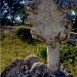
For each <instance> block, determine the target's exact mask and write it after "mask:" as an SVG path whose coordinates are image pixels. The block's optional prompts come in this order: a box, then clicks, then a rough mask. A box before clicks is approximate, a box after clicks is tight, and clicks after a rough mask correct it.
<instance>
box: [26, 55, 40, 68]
mask: <svg viewBox="0 0 77 77" xmlns="http://www.w3.org/2000/svg"><path fill="white" fill-rule="evenodd" d="M39 61H40V60H39V59H38V58H37V57H36V56H34V55H32V56H31V55H30V56H28V57H27V58H26V59H24V63H25V64H26V65H27V66H28V69H31V67H32V65H33V64H34V63H36V62H39Z"/></svg>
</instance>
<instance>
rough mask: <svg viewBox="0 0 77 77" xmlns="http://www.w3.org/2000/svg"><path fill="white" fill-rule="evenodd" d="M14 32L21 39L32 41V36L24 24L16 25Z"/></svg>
mask: <svg viewBox="0 0 77 77" xmlns="http://www.w3.org/2000/svg"><path fill="white" fill-rule="evenodd" d="M15 34H16V36H17V37H19V39H21V40H22V41H27V42H32V41H33V38H32V36H31V34H30V29H29V28H26V27H24V26H21V27H18V28H17V29H16V30H15Z"/></svg>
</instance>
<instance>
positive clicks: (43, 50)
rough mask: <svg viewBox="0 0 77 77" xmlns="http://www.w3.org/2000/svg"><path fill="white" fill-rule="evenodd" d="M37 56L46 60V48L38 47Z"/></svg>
mask: <svg viewBox="0 0 77 77" xmlns="http://www.w3.org/2000/svg"><path fill="white" fill-rule="evenodd" d="M38 55H39V56H40V57H42V58H47V48H46V47H40V48H39V49H38Z"/></svg>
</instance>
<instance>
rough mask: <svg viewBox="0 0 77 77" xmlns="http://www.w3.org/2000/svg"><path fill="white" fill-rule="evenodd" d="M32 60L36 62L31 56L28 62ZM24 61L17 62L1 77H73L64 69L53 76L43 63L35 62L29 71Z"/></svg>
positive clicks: (6, 69) (18, 60) (9, 66)
mask: <svg viewBox="0 0 77 77" xmlns="http://www.w3.org/2000/svg"><path fill="white" fill-rule="evenodd" d="M30 58H31V59H30ZM32 59H33V60H34V59H36V57H34V56H32V57H31V56H30V57H28V58H27V61H28V60H29V61H30V60H32ZM37 59H38V58H37ZM38 60H39V59H38ZM24 61H25V60H22V59H17V60H15V61H14V62H13V63H11V64H10V65H8V66H7V67H6V68H5V70H4V71H3V72H2V73H1V77H72V75H71V74H70V73H68V72H67V71H65V70H62V69H61V70H60V71H59V70H58V71H57V72H56V73H54V74H52V73H51V72H49V70H48V68H47V65H46V64H43V63H42V62H34V63H33V64H32V66H31V69H30V70H29V69H27V68H28V66H27V65H26V64H25V62H24Z"/></svg>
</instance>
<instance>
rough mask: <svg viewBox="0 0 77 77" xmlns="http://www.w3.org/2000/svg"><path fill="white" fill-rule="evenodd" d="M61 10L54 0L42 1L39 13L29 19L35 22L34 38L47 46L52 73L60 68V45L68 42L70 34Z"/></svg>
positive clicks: (32, 32)
mask: <svg viewBox="0 0 77 77" xmlns="http://www.w3.org/2000/svg"><path fill="white" fill-rule="evenodd" d="M59 9H60V8H58V6H57V5H56V4H55V2H54V1H53V0H40V4H39V5H38V13H37V14H33V13H32V14H31V15H30V17H29V18H30V19H32V20H33V27H32V29H31V34H32V37H33V38H34V39H38V40H40V41H42V42H45V43H46V45H47V54H48V56H47V61H48V64H47V66H48V69H49V71H51V72H52V73H54V72H56V71H58V70H59V68H60V50H59V49H60V44H61V43H64V42H66V41H67V39H68V38H69V32H70V27H69V23H68V22H67V17H66V14H65V13H64V12H62V11H61V10H59Z"/></svg>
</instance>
